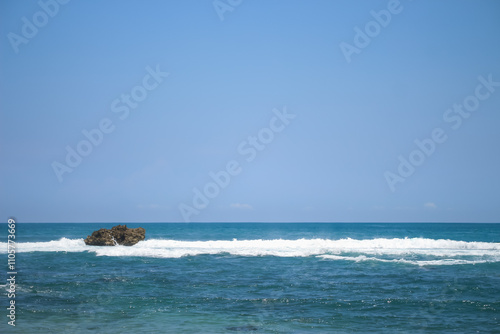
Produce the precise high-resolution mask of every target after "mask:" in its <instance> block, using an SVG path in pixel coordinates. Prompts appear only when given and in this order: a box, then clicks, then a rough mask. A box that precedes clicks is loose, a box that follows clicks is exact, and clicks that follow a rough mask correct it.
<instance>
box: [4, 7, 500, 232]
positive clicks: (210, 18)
mask: <svg viewBox="0 0 500 334" xmlns="http://www.w3.org/2000/svg"><path fill="white" fill-rule="evenodd" d="M0 16H1V17H0V33H1V36H2V39H1V44H0V57H1V58H0V70H1V73H0V175H1V179H0V180H1V183H0V189H1V193H0V196H1V197H0V212H1V216H2V217H4V219H7V217H9V216H14V217H16V218H17V219H18V220H19V221H25V222H133V221H139V222H141V221H143V222H150V221H151V222H183V221H203V222H210V221H221V222H226V221H228V222H231V221H236V222H237V221H246V222H249V221H250V222H252V221H259V222H260V221H262V222H288V221H303V222H309V221H317V222H338V221H340V222H360V221H362V222H371V221H376V222H378V221H388V222H399V221H400V222H435V221H443V222H462V221H465V222H499V221H500V205H499V204H500V203H499V199H500V177H499V174H498V171H499V170H500V154H499V153H500V152H499V143H500V131H499V130H498V129H499V126H500V61H499V59H500V43H498V36H499V34H500V3H499V2H498V1H472V0H470V1H463V0H460V1H455V0H453V1H451V0H447V1H446V0H445V1H424V0H420V1H416V0H415V1H409V0H401V1H399V2H398V1H394V0H391V1H347V0H345V1H314V2H311V1H304V0H302V1H298V0H287V1H285V0H282V1H264V0H253V1H247V0H243V1H237V0H232V1H229V0H221V1H210V0H206V1H185V0H177V1H173V0H172V1H117V0H116V1H76V0H72V1H69V2H67V3H64V1H62V0H61V1H60V2H56V1H55V0H41V1H40V2H37V1H14V0H8V1H2V2H0ZM346 45H348V46H346ZM346 48H347V49H346ZM346 50H348V51H346ZM353 50H355V51H353ZM85 131H88V132H87V134H89V133H90V135H89V136H90V138H91V139H88V138H87V137H86V136H85V134H84V133H83V132H85ZM92 136H93V137H92ZM416 140H417V141H419V142H420V143H421V144H420V146H418V145H417V144H416V143H415V141H416ZM92 141H93V142H92ZM68 148H69V151H68ZM70 151H71V152H73V155H72V156H71V157H70V158H68V157H67V156H68V154H69V153H68V152H70ZM74 154H77V155H78V157H75V156H74ZM70 155H71V154H70ZM68 159H69V160H68ZM68 161H69V162H68ZM221 171H222V172H221ZM211 172H212V173H213V174H212V175H214V174H215V175H219V176H218V177H219V179H218V182H215V181H214V180H213V178H212V177H211V176H210V175H211V174H210V173H211ZM230 172H231V173H230Z"/></svg>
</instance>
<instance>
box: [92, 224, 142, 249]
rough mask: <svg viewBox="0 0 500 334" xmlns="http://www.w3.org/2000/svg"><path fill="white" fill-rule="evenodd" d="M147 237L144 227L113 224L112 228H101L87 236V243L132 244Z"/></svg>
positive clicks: (101, 244)
mask: <svg viewBox="0 0 500 334" xmlns="http://www.w3.org/2000/svg"><path fill="white" fill-rule="evenodd" d="M145 237H146V230H145V229H143V228H142V227H138V228H128V227H127V225H117V226H113V227H112V228H111V230H108V229H107V228H101V229H100V230H97V231H94V232H92V235H89V236H87V238H86V239H85V244H86V245H90V246H115V245H124V246H132V245H135V244H136V243H138V242H139V241H141V240H144V238H145Z"/></svg>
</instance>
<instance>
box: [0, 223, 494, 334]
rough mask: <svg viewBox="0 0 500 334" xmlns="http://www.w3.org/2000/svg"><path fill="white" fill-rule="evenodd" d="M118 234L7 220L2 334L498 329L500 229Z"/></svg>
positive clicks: (186, 227) (360, 227) (249, 228)
mask: <svg viewBox="0 0 500 334" xmlns="http://www.w3.org/2000/svg"><path fill="white" fill-rule="evenodd" d="M117 224H118V223H116V224H108V223H103V224H95V223H78V224H76V223H75V224H73V223H72V224H69V223H68V224H63V223H57V224H55V223H54V224H46V223H40V224H28V223H22V222H17V224H16V227H15V242H16V243H15V253H14V254H15V267H12V268H13V269H14V270H15V274H14V275H13V276H15V284H14V285H12V284H10V283H12V281H10V282H9V281H6V279H8V278H10V277H11V275H9V274H8V272H11V271H12V270H10V269H12V268H10V269H9V268H8V266H7V265H8V256H9V255H8V244H7V240H8V239H7V238H8V234H9V233H10V232H8V228H7V224H1V225H0V243H1V246H0V257H1V259H2V260H1V261H2V262H3V265H2V268H4V277H5V279H4V282H2V283H3V284H2V290H4V293H3V296H2V303H1V305H2V314H1V318H0V319H2V320H1V324H0V332H1V333H133V332H141V333H473V332H474V333H475V332H477V333H500V224H452V223H447V224H441V223H436V224H419V223H411V224H399V223H370V224H368V223H331V224H330V223H321V224H320V223H293V224H292V223H280V224H276V223H272V224H271V223H269V224H266V223H205V224H200V223H186V224H182V223H179V224H174V223H168V224H167V223H165V224H162V223H134V224H132V223H127V224H126V225H127V226H128V227H144V228H145V229H146V240H145V241H141V242H139V243H138V244H136V245H134V246H130V247H127V246H114V247H96V246H86V245H85V243H84V242H83V239H84V238H85V237H87V235H90V234H91V233H92V232H93V231H94V230H97V229H99V228H102V227H105V228H111V227H112V226H114V225H117ZM11 253H12V252H11ZM11 258H12V256H11ZM12 263H13V262H11V264H12ZM12 288H14V289H15V293H14V294H15V297H14V296H11V297H9V289H10V291H11V294H12ZM12 300H14V301H15V310H14V316H15V322H13V323H12V322H11V324H9V323H8V322H10V321H12V320H11V319H12V318H9V314H10V315H12V312H11V310H12V308H11V310H9V309H8V307H9V306H10V304H9V303H10V302H11V301H12ZM12 324H15V326H12Z"/></svg>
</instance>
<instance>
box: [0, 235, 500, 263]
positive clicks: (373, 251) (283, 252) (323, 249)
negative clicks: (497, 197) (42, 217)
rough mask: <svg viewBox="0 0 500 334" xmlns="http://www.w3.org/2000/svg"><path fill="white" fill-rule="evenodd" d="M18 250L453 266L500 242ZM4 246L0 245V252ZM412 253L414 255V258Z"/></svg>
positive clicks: (497, 250) (495, 249)
mask: <svg viewBox="0 0 500 334" xmlns="http://www.w3.org/2000/svg"><path fill="white" fill-rule="evenodd" d="M16 251H17V252H93V253H95V254H96V255H98V256H142V257H157V258H179V257H183V256H197V255H207V254H231V255H238V256H278V257H307V256H318V257H319V258H322V259H325V260H347V261H357V262H360V261H379V262H400V263H408V264H415V265H454V264H469V263H485V262H500V243H492V242H466V241H455V240H444V239H439V240H435V239H426V238H405V239H397V238H395V239H385V238H379V239H366V240H356V239H350V238H347V239H340V240H329V239H298V240H283V239H274V240H262V239H258V240H237V239H233V240H212V241H181V240H165V239H151V240H146V241H141V242H139V243H138V244H136V245H134V246H131V247H129V246H113V247H109V246H107V247H106V246H87V245H85V243H84V241H83V239H67V238H62V239H60V240H54V241H49V242H25V243H16ZM6 252H7V244H6V243H0V253H6ZM415 257H416V259H415Z"/></svg>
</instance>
